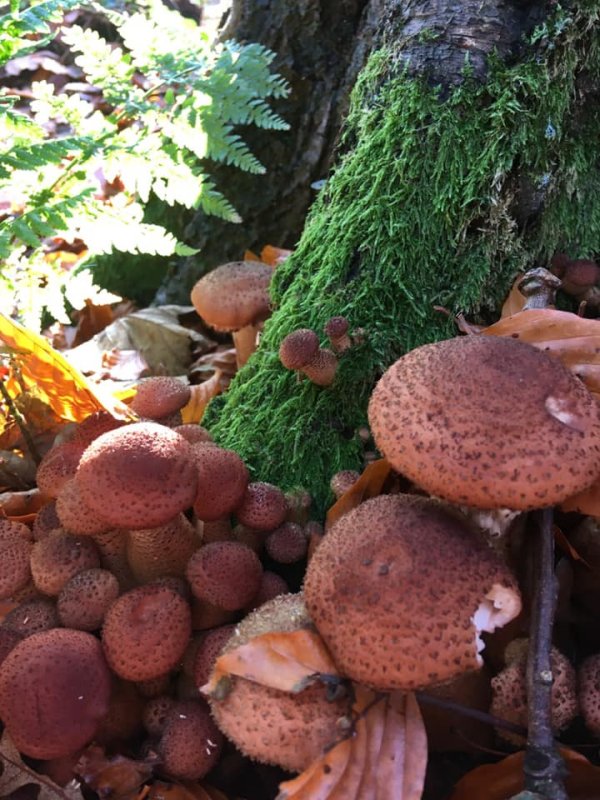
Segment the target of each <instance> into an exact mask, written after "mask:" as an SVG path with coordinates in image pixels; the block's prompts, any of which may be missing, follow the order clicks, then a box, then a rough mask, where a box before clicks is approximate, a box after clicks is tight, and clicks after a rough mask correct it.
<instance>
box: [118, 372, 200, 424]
mask: <svg viewBox="0 0 600 800" xmlns="http://www.w3.org/2000/svg"><path fill="white" fill-rule="evenodd" d="M191 396H192V392H191V390H190V387H189V386H188V385H187V384H186V383H184V382H183V381H180V380H178V379H177V378H172V377H169V376H168V375H158V376H154V377H152V378H146V379H145V380H143V381H142V382H141V383H139V384H138V386H137V393H136V395H135V397H134V398H133V400H132V401H131V404H130V408H131V409H132V411H135V413H136V414H139V416H140V417H147V418H148V419H162V418H163V417H168V416H170V415H171V414H175V413H176V412H177V411H179V410H180V409H182V408H183V407H184V406H185V405H187V403H189V401H190V397H191Z"/></svg>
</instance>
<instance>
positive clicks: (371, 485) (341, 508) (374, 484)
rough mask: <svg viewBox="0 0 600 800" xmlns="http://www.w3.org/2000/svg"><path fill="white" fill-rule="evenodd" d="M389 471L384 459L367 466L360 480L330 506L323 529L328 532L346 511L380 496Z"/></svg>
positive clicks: (389, 468) (390, 468) (387, 463)
mask: <svg viewBox="0 0 600 800" xmlns="http://www.w3.org/2000/svg"><path fill="white" fill-rule="evenodd" d="M391 470H392V467H391V466H390V464H389V462H388V461H386V459H385V458H380V459H378V460H377V461H373V462H371V463H370V464H368V465H367V466H366V467H365V469H364V470H363V472H362V474H361V476H360V478H359V479H358V480H357V481H355V482H354V483H353V484H352V486H351V487H350V488H349V489H348V491H347V492H345V493H344V494H343V495H342V496H341V497H340V498H339V499H338V500H337V501H336V502H335V503H334V504H333V505H332V506H331V508H330V509H329V511H328V512H327V520H326V523H325V528H326V529H327V530H329V528H331V526H332V525H333V524H334V523H335V522H337V521H338V519H339V518H340V517H343V516H344V514H347V513H348V511H351V510H352V509H353V508H356V507H357V506H359V505H360V504H361V503H362V502H363V501H364V500H368V499H370V498H371V497H377V495H379V494H381V490H382V489H383V484H384V483H385V481H386V479H387V477H388V475H389V474H390V472H391Z"/></svg>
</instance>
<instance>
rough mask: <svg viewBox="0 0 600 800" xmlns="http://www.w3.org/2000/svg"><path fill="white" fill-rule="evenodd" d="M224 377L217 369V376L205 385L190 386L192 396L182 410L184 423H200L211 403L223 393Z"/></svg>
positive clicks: (205, 382)
mask: <svg viewBox="0 0 600 800" xmlns="http://www.w3.org/2000/svg"><path fill="white" fill-rule="evenodd" d="M222 377H223V373H222V372H221V370H220V369H217V370H216V371H215V374H214V375H213V376H212V377H211V378H209V379H208V380H207V381H204V383H198V384H196V385H194V386H190V389H191V392H192V396H191V398H190V400H189V402H188V404H187V405H185V406H184V407H183V408H182V409H181V418H182V420H183V422H184V423H190V422H200V420H201V419H202V417H203V416H204V411H205V410H206V406H207V405H208V403H209V401H210V400H212V398H213V397H216V396H217V395H218V394H221V392H222V387H221V378H222Z"/></svg>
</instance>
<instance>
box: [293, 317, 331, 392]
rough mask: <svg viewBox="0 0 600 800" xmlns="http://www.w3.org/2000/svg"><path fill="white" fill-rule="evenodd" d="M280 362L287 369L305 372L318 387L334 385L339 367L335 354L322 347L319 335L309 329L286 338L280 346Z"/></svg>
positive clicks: (302, 329)
mask: <svg viewBox="0 0 600 800" xmlns="http://www.w3.org/2000/svg"><path fill="white" fill-rule="evenodd" d="M279 360H280V361H281V363H282V364H283V366H284V367H285V368H286V369H292V370H296V371H298V372H303V373H304V375H306V377H307V378H308V379H309V380H310V381H312V383H314V384H316V385H317V386H329V385H330V384H332V383H333V380H334V378H335V374H336V371H337V366H338V360H337V357H336V355H335V353H333V352H332V351H331V350H328V349H327V348H322V347H320V346H319V339H318V337H317V334H316V333H315V332H314V331H312V330H310V329H309V328H300V329H299V330H297V331H294V332H293V333H289V334H288V335H287V336H286V337H285V339H284V340H283V341H282V342H281V345H280V346H279Z"/></svg>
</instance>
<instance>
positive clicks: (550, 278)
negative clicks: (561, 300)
mask: <svg viewBox="0 0 600 800" xmlns="http://www.w3.org/2000/svg"><path fill="white" fill-rule="evenodd" d="M561 283H562V281H561V280H560V278H557V277H556V275H553V274H552V273H551V272H550V271H549V270H547V269H545V268H544V267H535V268H534V269H530V270H528V271H527V272H526V273H525V275H523V277H522V278H521V280H520V281H519V284H518V288H519V291H520V292H521V294H522V295H523V297H525V305H524V306H523V308H522V310H523V311H528V310H529V309H530V308H551V307H553V306H554V304H555V302H556V290H557V289H559V288H560V286H561Z"/></svg>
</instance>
